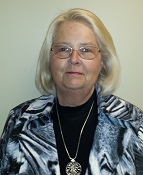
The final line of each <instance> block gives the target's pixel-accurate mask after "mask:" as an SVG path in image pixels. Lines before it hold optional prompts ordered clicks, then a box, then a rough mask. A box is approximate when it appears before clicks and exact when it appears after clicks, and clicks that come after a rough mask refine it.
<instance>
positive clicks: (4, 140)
mask: <svg viewBox="0 0 143 175" xmlns="http://www.w3.org/2000/svg"><path fill="white" fill-rule="evenodd" d="M15 121H16V116H15V115H14V111H13V110H11V111H10V113H9V116H8V119H7V121H6V124H5V127H4V130H3V133H2V136H1V138H0V174H1V175H6V174H8V171H9V170H8V169H9V166H10V164H9V163H10V162H9V157H8V154H7V144H8V141H9V138H10V136H11V133H12V131H13V128H14V125H15Z"/></svg>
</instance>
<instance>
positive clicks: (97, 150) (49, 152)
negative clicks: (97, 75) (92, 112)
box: [0, 92, 143, 175]
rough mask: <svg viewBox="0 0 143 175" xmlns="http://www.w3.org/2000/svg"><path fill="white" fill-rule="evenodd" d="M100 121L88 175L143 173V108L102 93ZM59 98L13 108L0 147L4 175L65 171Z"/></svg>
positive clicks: (49, 174) (48, 174) (0, 170)
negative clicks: (57, 120)
mask: <svg viewBox="0 0 143 175" xmlns="http://www.w3.org/2000/svg"><path fill="white" fill-rule="evenodd" d="M97 99H98V112H99V115H98V120H99V122H98V125H97V128H96V132H95V135H94V143H93V146H92V149H91V151H90V155H89V166H88V168H87V170H86V175H143V112H142V111H141V110H140V109H138V108H137V107H135V106H133V105H132V104H130V103H128V102H126V101H124V100H122V99H120V98H118V97H116V96H113V95H110V96H102V95H101V94H100V92H97ZM53 101H54V96H53V95H49V96H41V97H39V98H37V99H33V100H30V101H27V102H25V103H23V104H21V105H19V106H17V107H16V108H14V109H13V110H11V112H10V114H9V117H8V119H7V122H6V125H5V128H4V132H3V134H2V137H1V145H0V151H1V153H0V174H1V175H17V174H18V175H60V170H59V161H58V154H57V148H56V140H55V134H54V130H53V121H52V118H51V116H50V112H51V110H52V107H53V105H54V103H53Z"/></svg>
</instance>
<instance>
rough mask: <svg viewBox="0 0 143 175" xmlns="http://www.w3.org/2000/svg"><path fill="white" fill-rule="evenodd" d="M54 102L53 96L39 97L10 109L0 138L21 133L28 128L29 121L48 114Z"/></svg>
mask: <svg viewBox="0 0 143 175" xmlns="http://www.w3.org/2000/svg"><path fill="white" fill-rule="evenodd" d="M53 102H54V96H53V95H48V96H40V97H38V98H35V99H31V100H28V101H26V102H23V103H21V104H20V105H18V106H16V107H15V108H13V109H11V110H10V112H9V115H8V118H7V121H6V124H5V127H4V130H3V134H2V137H9V136H10V135H11V134H12V135H13V134H16V133H15V132H21V130H23V129H24V128H25V129H26V128H27V127H28V123H29V121H34V120H37V119H38V118H40V117H41V116H43V115H48V113H50V111H51V109H52V106H53Z"/></svg>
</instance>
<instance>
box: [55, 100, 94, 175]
mask: <svg viewBox="0 0 143 175" xmlns="http://www.w3.org/2000/svg"><path fill="white" fill-rule="evenodd" d="M93 105H94V101H93V103H92V105H91V107H90V110H89V112H88V115H87V117H86V119H85V122H84V124H83V126H82V128H81V131H80V135H79V139H78V144H77V149H76V154H75V157H74V158H72V157H71V156H70V154H69V151H68V149H67V146H66V143H65V139H64V135H63V131H62V127H61V122H60V117H59V112H58V106H57V102H56V111H57V117H58V122H59V128H60V132H61V136H62V140H63V144H64V147H65V150H66V152H67V155H68V157H69V159H70V162H69V163H68V164H67V166H66V174H67V175H80V174H81V171H82V167H81V165H80V164H79V163H78V162H77V161H75V159H76V158H77V154H78V150H79V145H80V141H81V136H82V133H83V130H84V127H85V125H86V123H87V120H88V118H89V116H90V113H91V111H92V108H93Z"/></svg>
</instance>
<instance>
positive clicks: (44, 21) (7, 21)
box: [0, 0, 143, 133]
mask: <svg viewBox="0 0 143 175" xmlns="http://www.w3.org/2000/svg"><path fill="white" fill-rule="evenodd" d="M72 7H81V8H86V9H88V10H91V11H93V12H94V13H96V14H97V16H99V18H100V19H101V20H102V21H103V22H104V24H105V25H106V26H107V28H108V29H109V31H110V33H111V35H112V36H113V39H114V42H115V45H116V48H117V52H118V55H119V59H120V61H121V65H122V74H121V84H120V87H119V89H118V91H117V92H116V94H117V95H119V96H120V97H122V98H124V99H126V100H127V101H130V102H132V103H134V104H136V105H137V106H139V107H140V108H141V109H143V91H142V90H143V81H142V80H143V68H142V65H143V0H120V1H117V0H75V1H68V0H0V133H1V131H2V128H3V126H4V123H5V121H6V118H7V115H8V112H9V110H10V109H11V108H13V107H14V106H16V105H18V104H19V103H22V102H24V101H26V100H28V99H31V98H34V97H37V96H39V95H40V93H39V92H38V91H37V90H36V88H35V85H34V76H35V68H36V61H37V58H38V54H39V50H40V47H41V45H42V42H43V39H44V36H45V33H46V30H47V26H48V25H49V23H50V21H51V20H52V18H53V17H54V16H55V15H57V14H58V13H59V12H61V11H63V10H67V9H69V8H72Z"/></svg>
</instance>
